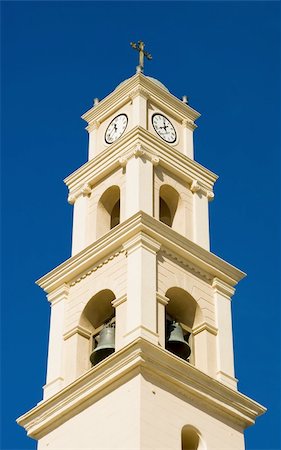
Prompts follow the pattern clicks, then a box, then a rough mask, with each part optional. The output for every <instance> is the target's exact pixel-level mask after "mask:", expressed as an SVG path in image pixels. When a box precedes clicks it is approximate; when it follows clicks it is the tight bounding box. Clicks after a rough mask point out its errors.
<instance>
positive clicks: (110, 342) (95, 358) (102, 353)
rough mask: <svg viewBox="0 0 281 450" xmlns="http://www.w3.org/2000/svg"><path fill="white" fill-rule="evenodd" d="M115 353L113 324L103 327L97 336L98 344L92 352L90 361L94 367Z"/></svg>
mask: <svg viewBox="0 0 281 450" xmlns="http://www.w3.org/2000/svg"><path fill="white" fill-rule="evenodd" d="M114 351H115V324H107V325H104V327H103V329H102V330H101V332H100V335H99V343H98V345H97V346H96V348H95V349H94V350H93V351H92V353H91V356H90V361H91V363H92V364H93V366H95V365H96V364H98V363H99V362H101V361H102V360H103V359H105V358H107V357H108V356H109V355H111V354H112V353H114Z"/></svg>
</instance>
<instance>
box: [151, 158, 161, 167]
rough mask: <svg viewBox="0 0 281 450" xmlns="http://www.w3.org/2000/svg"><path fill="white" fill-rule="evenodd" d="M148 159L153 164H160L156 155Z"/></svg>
mask: <svg viewBox="0 0 281 450" xmlns="http://www.w3.org/2000/svg"><path fill="white" fill-rule="evenodd" d="M150 160H151V162H152V164H153V165H154V166H158V165H159V164H160V158H158V156H152V157H151V158H150Z"/></svg>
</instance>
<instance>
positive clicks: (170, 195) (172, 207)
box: [159, 184, 179, 227]
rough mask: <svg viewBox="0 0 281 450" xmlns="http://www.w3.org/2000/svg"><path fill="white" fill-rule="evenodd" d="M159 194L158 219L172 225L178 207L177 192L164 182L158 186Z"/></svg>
mask: <svg viewBox="0 0 281 450" xmlns="http://www.w3.org/2000/svg"><path fill="white" fill-rule="evenodd" d="M159 196H160V197H159V220H160V221H161V222H163V223H165V224H166V225H168V226H169V227H172V226H173V222H174V218H175V214H176V211H177V208H178V203H179V194H178V192H177V191H176V190H175V189H174V188H172V187H171V186H169V185H168V184H164V185H163V186H161V188H160V193H159Z"/></svg>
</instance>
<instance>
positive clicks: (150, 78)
mask: <svg viewBox="0 0 281 450" xmlns="http://www.w3.org/2000/svg"><path fill="white" fill-rule="evenodd" d="M134 76H135V75H133V76H132V77H130V78H126V80H124V81H122V82H121V83H119V84H118V85H117V86H116V88H115V89H117V88H119V87H120V86H122V84H123V83H126V81H128V80H130V79H131V78H133V77H134ZM143 76H144V77H145V78H148V79H149V80H151V81H153V83H155V84H157V86H160V87H161V88H162V89H165V91H166V92H170V91H169V89H168V88H167V87H166V86H165V85H164V84H163V83H161V81H159V80H157V78H153V77H148V76H147V75H144V74H143Z"/></svg>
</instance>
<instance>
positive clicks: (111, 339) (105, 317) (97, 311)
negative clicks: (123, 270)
mask: <svg viewBox="0 0 281 450" xmlns="http://www.w3.org/2000/svg"><path fill="white" fill-rule="evenodd" d="M114 299H115V295H114V293H113V292H112V291H111V290H109V289H104V290H102V291H100V292H98V293H97V294H96V295H94V297H92V298H91V300H90V301H89V302H88V303H87V305H86V306H85V308H84V310H83V313H82V315H81V319H80V325H81V326H82V327H83V328H85V329H86V330H88V331H89V332H90V333H91V336H92V339H91V345H90V352H89V355H88V356H89V358H90V361H91V363H92V365H96V364H98V363H99V362H100V361H102V360H103V359H105V358H106V357H107V356H109V355H110V354H112V353H113V352H114V350H115V315H114V314H115V310H114V308H113V306H112V301H113V300H114Z"/></svg>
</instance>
